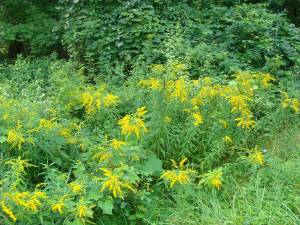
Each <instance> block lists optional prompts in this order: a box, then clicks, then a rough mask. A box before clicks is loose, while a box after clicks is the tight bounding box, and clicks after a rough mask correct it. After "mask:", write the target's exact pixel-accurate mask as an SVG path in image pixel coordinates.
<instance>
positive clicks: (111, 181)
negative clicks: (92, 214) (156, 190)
mask: <svg viewBox="0 0 300 225" xmlns="http://www.w3.org/2000/svg"><path fill="white" fill-rule="evenodd" d="M101 170H102V171H103V172H104V176H105V177H106V178H105V179H104V182H103V184H102V188H101V189H100V192H102V191H104V190H105V189H108V190H109V191H110V192H111V193H112V194H113V196H114V197H115V198H117V197H120V198H122V199H123V191H122V188H125V189H129V190H131V191H134V189H133V187H132V185H131V184H130V183H129V182H128V181H123V180H122V178H121V176H120V175H115V174H114V173H113V171H111V170H109V169H104V168H102V169H101Z"/></svg>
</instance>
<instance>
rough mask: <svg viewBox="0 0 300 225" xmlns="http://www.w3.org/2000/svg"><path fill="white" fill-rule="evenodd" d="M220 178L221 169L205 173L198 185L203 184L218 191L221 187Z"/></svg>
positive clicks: (221, 174)
mask: <svg viewBox="0 0 300 225" xmlns="http://www.w3.org/2000/svg"><path fill="white" fill-rule="evenodd" d="M222 176H223V172H222V168H218V169H215V170H213V171H210V172H207V173H205V174H204V175H203V177H202V179H201V180H200V184H202V183H204V184H206V185H209V186H211V187H214V188H216V189H218V190H219V189H220V187H221V186H222Z"/></svg>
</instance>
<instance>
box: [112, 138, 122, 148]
mask: <svg viewBox="0 0 300 225" xmlns="http://www.w3.org/2000/svg"><path fill="white" fill-rule="evenodd" d="M123 145H126V142H125V141H120V140H117V139H112V140H111V146H112V147H113V148H114V149H116V150H119V149H121V148H122V146H123Z"/></svg>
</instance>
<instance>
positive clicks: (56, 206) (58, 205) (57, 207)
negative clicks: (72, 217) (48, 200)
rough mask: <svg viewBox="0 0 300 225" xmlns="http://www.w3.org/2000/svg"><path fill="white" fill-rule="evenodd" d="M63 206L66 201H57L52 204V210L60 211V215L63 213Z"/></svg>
mask: <svg viewBox="0 0 300 225" xmlns="http://www.w3.org/2000/svg"><path fill="white" fill-rule="evenodd" d="M63 208H64V203H63V202H59V203H55V204H53V205H52V206H51V209H52V211H53V212H58V213H59V214H60V215H62V214H63Z"/></svg>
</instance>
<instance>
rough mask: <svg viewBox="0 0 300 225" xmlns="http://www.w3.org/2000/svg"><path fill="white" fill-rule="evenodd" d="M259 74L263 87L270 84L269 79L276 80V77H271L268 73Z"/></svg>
mask: <svg viewBox="0 0 300 225" xmlns="http://www.w3.org/2000/svg"><path fill="white" fill-rule="evenodd" d="M261 76H262V80H261V82H262V85H263V86H264V87H266V88H267V87H269V86H270V82H271V81H275V80H276V79H275V78H274V77H272V76H271V75H270V74H269V73H265V74H262V75H261Z"/></svg>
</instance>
